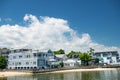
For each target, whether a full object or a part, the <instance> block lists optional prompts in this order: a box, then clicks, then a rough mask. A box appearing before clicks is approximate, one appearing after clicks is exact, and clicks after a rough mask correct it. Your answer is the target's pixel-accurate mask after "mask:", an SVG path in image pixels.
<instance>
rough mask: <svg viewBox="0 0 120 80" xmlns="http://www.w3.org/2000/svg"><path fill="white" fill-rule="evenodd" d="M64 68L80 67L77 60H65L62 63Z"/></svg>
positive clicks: (79, 62)
mask: <svg viewBox="0 0 120 80" xmlns="http://www.w3.org/2000/svg"><path fill="white" fill-rule="evenodd" d="M63 64H64V67H78V66H80V65H81V61H80V60H77V59H67V60H64V61H63Z"/></svg>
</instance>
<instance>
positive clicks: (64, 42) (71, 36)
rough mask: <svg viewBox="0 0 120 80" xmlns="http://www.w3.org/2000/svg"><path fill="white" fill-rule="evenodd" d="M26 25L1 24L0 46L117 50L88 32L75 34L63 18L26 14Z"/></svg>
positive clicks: (69, 49) (66, 49) (41, 48)
mask: <svg viewBox="0 0 120 80" xmlns="http://www.w3.org/2000/svg"><path fill="white" fill-rule="evenodd" d="M24 21H25V22H26V26H20V25H17V24H16V25H9V24H6V25H2V26H0V47H8V48H33V49H40V50H47V49H52V50H58V49H64V50H65V51H66V52H68V51H71V50H76V51H87V50H88V49H89V48H90V47H92V48H94V49H95V50H96V51H107V50H117V51H120V49H119V48H118V47H107V46H104V45H102V44H98V43H96V42H93V41H92V40H91V38H90V35H89V34H88V33H84V34H81V35H79V36H78V35H76V31H74V30H73V29H71V28H70V27H69V25H68V23H67V21H66V20H64V19H58V18H53V17H40V19H38V18H37V17H36V16H34V15H31V14H26V15H25V17H24Z"/></svg>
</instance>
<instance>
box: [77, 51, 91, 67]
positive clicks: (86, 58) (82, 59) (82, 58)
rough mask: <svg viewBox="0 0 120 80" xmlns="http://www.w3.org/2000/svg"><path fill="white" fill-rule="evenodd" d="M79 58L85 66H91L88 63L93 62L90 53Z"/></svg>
mask: <svg viewBox="0 0 120 80" xmlns="http://www.w3.org/2000/svg"><path fill="white" fill-rule="evenodd" d="M79 58H80V60H81V61H83V62H84V65H89V64H88V62H89V61H91V56H90V55H89V54H88V53H82V54H80V57H79Z"/></svg>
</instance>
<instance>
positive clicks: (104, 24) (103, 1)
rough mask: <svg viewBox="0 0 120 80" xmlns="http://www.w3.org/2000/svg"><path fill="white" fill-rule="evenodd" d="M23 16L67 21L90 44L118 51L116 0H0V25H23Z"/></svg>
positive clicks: (119, 6) (119, 29)
mask: <svg viewBox="0 0 120 80" xmlns="http://www.w3.org/2000/svg"><path fill="white" fill-rule="evenodd" d="M25 14H32V15H35V16H37V17H39V16H49V17H55V18H61V19H64V20H67V21H68V24H69V26H70V27H71V28H72V29H74V30H75V31H77V33H78V34H83V33H88V34H89V35H90V36H91V38H92V40H93V41H94V42H97V43H100V44H104V45H106V46H118V47H120V36H119V34H120V1H119V0H0V19H1V21H0V25H4V24H19V25H23V24H24V22H23V17H24V16H25ZM3 19H4V20H3ZM5 19H6V20H5Z"/></svg>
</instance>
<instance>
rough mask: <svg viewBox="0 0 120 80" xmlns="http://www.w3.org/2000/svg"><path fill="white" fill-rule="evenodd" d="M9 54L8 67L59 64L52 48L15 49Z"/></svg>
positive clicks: (22, 67)
mask: <svg viewBox="0 0 120 80" xmlns="http://www.w3.org/2000/svg"><path fill="white" fill-rule="evenodd" d="M8 56H9V58H8V69H40V68H48V67H49V68H52V67H54V66H56V65H58V63H57V61H56V59H55V55H54V53H53V52H52V51H51V50H48V51H47V52H39V51H38V50H32V49H14V50H11V51H10V54H9V55H8Z"/></svg>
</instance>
